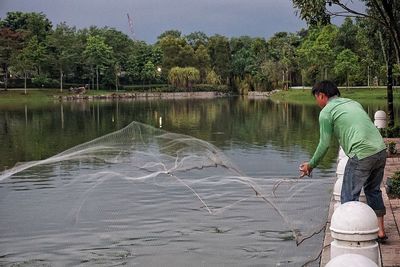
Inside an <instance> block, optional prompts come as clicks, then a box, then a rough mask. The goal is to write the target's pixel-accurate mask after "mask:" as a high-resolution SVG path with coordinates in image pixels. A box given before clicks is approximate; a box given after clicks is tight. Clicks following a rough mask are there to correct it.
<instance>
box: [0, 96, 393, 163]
mask: <svg viewBox="0 0 400 267" xmlns="http://www.w3.org/2000/svg"><path fill="white" fill-rule="evenodd" d="M364 106H365V107H366V109H367V110H368V112H369V113H370V116H371V117H372V116H373V113H374V111H375V110H377V109H378V108H380V107H379V105H375V106H376V107H375V106H371V105H364ZM318 114H319V108H318V107H316V106H310V105H295V104H287V103H282V104H276V103H273V102H271V101H268V100H265V99H260V100H257V99H255V100H254V99H253V100H248V99H243V98H220V99H207V100H196V99H183V100H150V101H146V100H122V101H121V100H117V101H115V102H109V101H97V102H88V101H74V102H63V103H59V102H56V103H53V104H49V105H47V106H39V107H30V106H28V105H26V104H25V105H23V106H15V107H8V108H1V109H0V126H1V127H0V137H1V140H2V142H1V144H0V151H2V153H1V155H0V170H4V169H5V168H9V167H11V166H13V165H14V164H15V163H16V162H21V161H30V160H37V159H44V158H47V157H50V156H52V155H54V154H56V153H58V152H61V151H63V150H65V149H67V148H69V147H72V146H74V145H77V144H79V143H83V142H85V141H88V140H91V139H93V138H96V137H98V136H101V135H104V134H106V133H109V132H112V131H115V130H117V129H120V128H122V127H124V126H126V125H127V124H129V123H130V122H131V121H139V122H143V123H145V124H149V125H153V126H154V127H162V128H163V129H165V130H168V131H172V132H177V133H183V134H188V135H191V136H194V137H197V138H200V139H202V140H205V141H209V142H211V143H213V144H215V145H216V146H218V147H219V148H222V149H229V148H230V147H248V146H260V147H263V146H269V145H272V146H273V147H275V148H276V149H277V150H283V151H286V152H289V151H290V150H291V149H293V147H299V148H301V149H303V150H304V151H306V152H307V153H312V152H313V150H314V149H315V147H316V144H317V142H318V135H319V133H318V119H317V118H318ZM396 114H399V111H398V110H397V109H396ZM335 153H336V151H335V149H332V150H331V151H330V154H329V155H328V157H327V160H326V161H325V162H324V163H323V166H325V167H327V166H328V165H327V164H326V163H327V162H331V161H332V159H333V158H334V157H335Z"/></svg>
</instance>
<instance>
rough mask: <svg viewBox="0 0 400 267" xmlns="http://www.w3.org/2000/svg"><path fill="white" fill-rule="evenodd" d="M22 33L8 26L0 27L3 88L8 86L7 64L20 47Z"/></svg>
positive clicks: (0, 62) (22, 37)
mask: <svg viewBox="0 0 400 267" xmlns="http://www.w3.org/2000/svg"><path fill="white" fill-rule="evenodd" d="M23 39H24V34H22V33H20V32H15V31H13V30H12V29H10V28H8V27H2V28H0V64H1V68H2V70H3V73H4V90H7V88H8V76H9V66H10V63H11V59H12V57H13V55H14V54H15V53H16V52H17V51H18V50H19V49H20V48H21V46H22V40H23Z"/></svg>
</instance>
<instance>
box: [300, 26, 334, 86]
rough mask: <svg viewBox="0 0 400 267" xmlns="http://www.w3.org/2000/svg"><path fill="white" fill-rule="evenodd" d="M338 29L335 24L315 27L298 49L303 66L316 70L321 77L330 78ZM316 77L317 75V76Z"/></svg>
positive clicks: (309, 69) (310, 70)
mask: <svg viewBox="0 0 400 267" xmlns="http://www.w3.org/2000/svg"><path fill="white" fill-rule="evenodd" d="M337 33H338V29H337V27H336V26H334V25H327V26H324V27H322V28H314V29H312V30H311V31H310V32H309V35H308V37H306V39H305V40H304V41H303V43H302V44H301V45H300V47H299V48H298V50H297V54H298V56H299V61H300V62H302V63H301V65H302V68H303V69H305V70H307V72H315V71H316V74H319V75H320V79H328V76H329V73H330V71H331V70H332V67H333V66H332V62H334V61H335V58H336V53H335V49H334V48H335V40H336V36H337ZM315 78H316V77H315Z"/></svg>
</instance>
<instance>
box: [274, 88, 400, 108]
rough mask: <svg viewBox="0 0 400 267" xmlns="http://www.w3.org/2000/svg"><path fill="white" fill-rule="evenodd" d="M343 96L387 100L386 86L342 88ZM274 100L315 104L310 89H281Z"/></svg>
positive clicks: (397, 94)
mask: <svg viewBox="0 0 400 267" xmlns="http://www.w3.org/2000/svg"><path fill="white" fill-rule="evenodd" d="M340 93H341V96H342V97H346V98H351V99H354V100H356V101H359V102H361V103H371V104H374V103H376V104H379V103H385V102H386V94H387V92H386V88H372V89H368V88H349V89H340ZM271 99H272V100H274V101H280V102H290V103H298V104H300V103H301V104H315V99H314V97H313V96H312V95H311V90H310V89H291V90H288V91H279V92H277V93H275V94H273V95H272V96H271ZM393 99H394V102H398V101H396V100H397V99H400V88H396V89H394V90H393Z"/></svg>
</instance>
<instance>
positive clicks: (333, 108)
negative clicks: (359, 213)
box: [299, 81, 387, 242]
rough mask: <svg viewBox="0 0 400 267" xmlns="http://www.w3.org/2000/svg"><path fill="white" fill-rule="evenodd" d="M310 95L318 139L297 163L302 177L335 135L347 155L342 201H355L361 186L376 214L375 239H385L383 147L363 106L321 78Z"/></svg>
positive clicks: (318, 159)
mask: <svg viewBox="0 0 400 267" xmlns="http://www.w3.org/2000/svg"><path fill="white" fill-rule="evenodd" d="M312 94H313V96H314V97H315V99H316V101H317V104H318V105H319V106H320V107H321V108H322V110H321V112H320V114H319V124H320V139H319V144H318V147H317V149H316V151H315V153H314V155H313V157H312V158H311V160H310V162H304V163H303V164H301V165H300V168H299V170H300V172H301V176H304V175H310V173H311V172H312V170H313V169H314V168H315V167H316V166H317V165H318V164H319V162H320V161H321V159H322V158H323V157H324V156H325V154H326V152H327V151H328V148H329V144H330V141H331V137H332V135H334V136H335V137H336V138H337V139H338V141H339V144H340V145H341V147H342V148H343V150H344V152H345V154H346V155H347V156H348V157H349V160H348V162H347V165H346V168H345V171H344V176H343V186H342V192H341V203H342V204H343V203H345V202H348V201H358V199H359V196H360V192H361V189H362V188H363V187H364V192H365V196H366V198H367V203H368V205H369V206H370V207H371V208H372V209H373V210H374V211H375V213H376V215H377V217H378V225H379V231H378V241H380V242H384V241H385V240H386V239H387V236H386V234H385V229H384V221H383V216H384V215H385V214H386V209H385V205H384V203H383V199H382V192H381V190H380V185H381V182H382V179H383V172H384V169H385V164H386V146H385V143H384V142H383V139H382V136H381V135H380V133H379V131H378V129H377V128H376V127H375V126H374V124H373V123H372V121H371V119H370V118H369V116H368V114H367V113H366V112H365V111H364V109H363V108H362V106H361V105H360V104H359V103H358V102H356V101H353V100H351V99H346V98H341V97H340V92H339V90H338V88H337V87H336V85H335V84H334V83H332V82H331V81H322V82H319V83H317V84H315V85H314V87H313V88H312Z"/></svg>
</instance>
